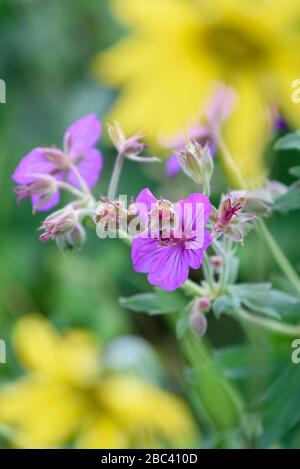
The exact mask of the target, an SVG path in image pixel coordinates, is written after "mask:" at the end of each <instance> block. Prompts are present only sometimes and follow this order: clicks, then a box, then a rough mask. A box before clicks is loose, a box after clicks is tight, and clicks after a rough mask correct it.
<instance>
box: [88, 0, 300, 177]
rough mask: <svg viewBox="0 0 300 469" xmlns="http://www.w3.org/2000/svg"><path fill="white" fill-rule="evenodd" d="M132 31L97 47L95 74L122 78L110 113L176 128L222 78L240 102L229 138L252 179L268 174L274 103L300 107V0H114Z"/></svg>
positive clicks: (163, 129)
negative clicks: (297, 99) (297, 87)
mask: <svg viewBox="0 0 300 469" xmlns="http://www.w3.org/2000/svg"><path fill="white" fill-rule="evenodd" d="M112 5H113V7H114V11H115V14H116V15H117V17H118V18H119V19H120V21H121V22H123V23H124V24H125V25H126V26H127V27H128V28H129V30H130V31H131V32H130V34H129V35H127V36H125V38H123V39H122V40H121V41H120V42H119V43H117V44H116V45H114V46H112V48H110V49H108V50H107V51H105V52H104V53H101V54H100V55H98V56H97V57H96V59H95V61H94V63H93V70H94V73H95V74H96V75H97V76H98V77H99V78H100V79H101V80H102V81H103V82H104V83H106V84H108V85H109V86H121V87H122V92H121V94H120V96H119V98H118V99H117V101H116V103H115V105H114V107H113V110H112V116H111V117H112V118H116V119H117V120H118V121H120V122H121V124H122V126H124V127H125V130H126V131H128V132H129V133H132V132H135V131H136V130H143V131H144V130H146V131H149V132H152V133H153V134H154V135H155V136H156V137H157V136H159V135H160V134H165V135H168V134H174V131H179V130H182V129H184V130H185V129H186V128H187V127H188V126H190V125H191V124H192V123H193V121H194V119H195V116H196V115H198V114H199V106H201V108H202V109H204V106H205V104H206V103H207V100H208V98H209V97H210V96H211V95H212V93H213V89H214V86H215V83H216V82H219V81H222V82H225V83H226V84H229V85H231V86H233V87H235V88H236V90H237V92H238V96H239V103H238V106H237V108H236V109H235V111H234V112H233V113H232V115H231V117H230V119H229V122H228V124H227V125H226V129H225V132H226V138H227V141H228V144H229V146H230V147H231V150H232V152H233V154H234V157H235V158H236V161H237V163H238V165H239V168H240V171H241V172H242V175H243V177H244V178H246V179H247V181H248V182H249V183H250V182H251V181H257V180H258V179H259V178H260V177H261V176H262V175H264V172H265V168H264V164H263V158H262V151H263V148H264V145H265V143H266V140H267V139H268V138H269V135H270V130H271V122H270V121H271V119H270V118H269V108H270V107H271V106H272V105H273V104H274V103H275V104H277V105H278V106H279V108H280V109H281V111H282V112H283V114H284V115H285V116H286V118H287V119H288V120H289V121H290V122H291V123H292V124H294V123H296V122H297V123H299V119H300V106H299V105H298V106H297V105H296V104H295V103H293V102H292V99H291V95H292V92H293V89H292V82H293V81H294V80H295V79H297V78H299V76H298V75H299V70H300V54H299V50H300V26H299V24H300V2H299V0H272V1H269V2H267V1H265V2H263V1H262V0H213V1H212V0H112Z"/></svg>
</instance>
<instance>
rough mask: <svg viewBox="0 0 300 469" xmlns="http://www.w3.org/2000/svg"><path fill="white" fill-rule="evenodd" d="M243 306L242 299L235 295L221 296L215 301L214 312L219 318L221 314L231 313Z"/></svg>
mask: <svg viewBox="0 0 300 469" xmlns="http://www.w3.org/2000/svg"><path fill="white" fill-rule="evenodd" d="M240 306H241V303H240V300H239V298H238V297H237V296H234V295H223V296H219V298H217V299H216V300H215V301H214V303H213V312H214V314H215V316H216V317H217V318H219V317H220V316H221V314H230V313H232V312H234V311H237V310H238V309H239V308H240Z"/></svg>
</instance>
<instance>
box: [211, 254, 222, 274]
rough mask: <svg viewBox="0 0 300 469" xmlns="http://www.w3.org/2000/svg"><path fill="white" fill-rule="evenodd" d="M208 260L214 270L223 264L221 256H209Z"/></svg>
mask: <svg viewBox="0 0 300 469" xmlns="http://www.w3.org/2000/svg"><path fill="white" fill-rule="evenodd" d="M210 262H211V265H212V268H213V269H214V270H216V271H219V270H220V269H221V267H222V266H223V258H222V256H211V257H210Z"/></svg>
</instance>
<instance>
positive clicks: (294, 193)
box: [273, 181, 300, 212]
mask: <svg viewBox="0 0 300 469" xmlns="http://www.w3.org/2000/svg"><path fill="white" fill-rule="evenodd" d="M298 208H300V181H297V182H295V183H294V184H293V185H291V186H290V187H289V189H288V191H287V192H286V193H285V194H284V195H282V196H281V197H279V199H277V200H276V202H275V204H274V205H273V209H274V210H278V211H279V212H287V211H289V210H297V209H298Z"/></svg>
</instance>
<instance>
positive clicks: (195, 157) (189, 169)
mask: <svg viewBox="0 0 300 469" xmlns="http://www.w3.org/2000/svg"><path fill="white" fill-rule="evenodd" d="M177 156H178V159H179V162H180V164H181V167H182V169H183V171H184V172H185V173H186V175H187V176H189V177H190V178H192V179H193V180H194V181H195V182H197V183H198V184H202V185H203V186H204V187H205V188H206V189H207V191H208V192H209V187H210V180H211V177H212V174H213V169H214V162H213V157H212V154H211V150H210V147H209V145H208V144H206V145H205V146H201V145H200V144H199V143H198V142H196V141H192V140H188V142H187V144H186V146H185V148H184V150H181V151H179V152H178V153H177Z"/></svg>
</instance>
